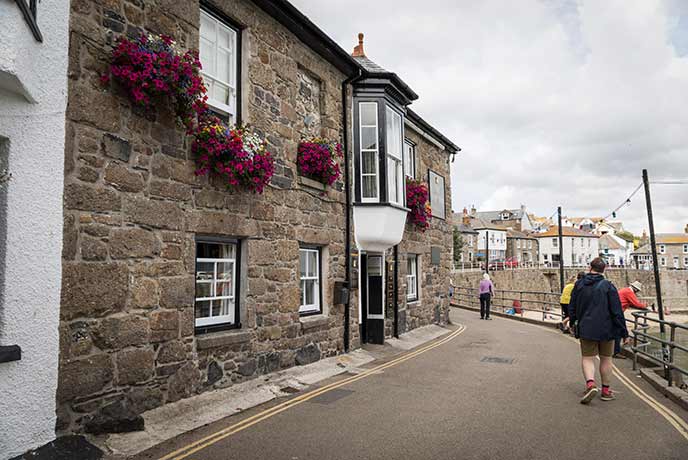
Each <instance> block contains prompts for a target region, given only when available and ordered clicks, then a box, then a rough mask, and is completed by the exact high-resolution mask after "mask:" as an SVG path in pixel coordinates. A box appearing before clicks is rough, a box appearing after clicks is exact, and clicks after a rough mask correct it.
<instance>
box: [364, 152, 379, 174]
mask: <svg viewBox="0 0 688 460" xmlns="http://www.w3.org/2000/svg"><path fill="white" fill-rule="evenodd" d="M361 162H362V163H363V167H362V171H361V172H362V173H363V174H375V173H376V172H377V153H376V152H362V153H361Z"/></svg>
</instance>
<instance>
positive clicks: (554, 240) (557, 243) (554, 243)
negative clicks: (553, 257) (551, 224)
mask: <svg viewBox="0 0 688 460" xmlns="http://www.w3.org/2000/svg"><path fill="white" fill-rule="evenodd" d="M552 246H553V247H555V248H558V247H559V240H558V239H556V238H552Z"/></svg>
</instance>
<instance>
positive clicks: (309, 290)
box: [304, 280, 316, 305]
mask: <svg viewBox="0 0 688 460" xmlns="http://www.w3.org/2000/svg"><path fill="white" fill-rule="evenodd" d="M304 283H305V286H306V305H313V304H315V287H316V281H315V280H306V281H304Z"/></svg>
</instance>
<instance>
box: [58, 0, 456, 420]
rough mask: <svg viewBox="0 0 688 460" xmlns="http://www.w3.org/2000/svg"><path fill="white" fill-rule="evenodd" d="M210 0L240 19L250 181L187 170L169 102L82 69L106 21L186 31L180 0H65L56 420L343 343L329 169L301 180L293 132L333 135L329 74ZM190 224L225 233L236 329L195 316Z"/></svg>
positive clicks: (215, 383) (146, 400) (336, 120)
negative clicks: (306, 261) (308, 277)
mask: <svg viewBox="0 0 688 460" xmlns="http://www.w3.org/2000/svg"><path fill="white" fill-rule="evenodd" d="M214 3H215V5H216V7H217V8H218V9H220V10H221V11H223V12H224V13H225V14H226V15H227V16H228V17H230V18H231V19H233V20H234V21H235V22H236V23H238V24H240V25H242V27H243V30H242V41H243V49H242V52H243V58H242V60H243V65H242V75H243V81H242V93H243V97H242V101H241V104H240V105H241V108H242V117H243V120H244V122H248V123H249V124H251V125H252V126H253V127H254V128H255V129H257V130H258V131H259V132H260V133H262V134H263V135H264V136H265V138H266V139H267V140H268V143H269V149H270V151H271V152H273V154H274V157H275V159H276V174H275V177H274V179H273V181H272V184H271V186H270V187H268V188H267V189H266V190H265V192H264V194H263V195H255V194H252V193H249V192H246V191H228V190H226V189H225V188H224V186H223V185H222V184H219V183H216V181H213V180H208V179H207V178H206V177H198V176H196V175H195V174H194V161H193V158H191V156H190V149H189V143H190V142H189V139H188V138H187V137H186V136H185V134H184V130H183V129H182V128H181V127H180V126H179V125H178V124H177V123H175V120H174V118H173V116H172V111H171V110H170V107H169V106H167V105H166V104H165V103H160V104H158V105H157V107H156V109H155V110H151V111H143V110H141V109H138V108H135V107H132V104H131V103H130V101H129V99H128V98H127V97H126V96H125V95H124V94H123V92H122V91H121V90H119V89H118V88H117V86H116V85H115V84H112V85H110V86H108V87H103V86H102V85H101V83H100V81H99V77H100V75H101V74H102V73H103V72H104V71H105V70H106V67H107V56H108V53H109V51H110V49H111V46H112V44H113V43H114V40H115V39H116V37H117V36H119V35H121V34H128V35H132V36H133V35H135V34H137V33H139V32H140V31H147V32H153V33H165V34H169V35H172V36H173V37H175V38H176V40H177V41H178V42H179V44H180V45H181V46H182V47H187V48H197V47H198V27H199V4H198V2H196V1H183V2H182V1H171V0H107V1H100V0H73V1H72V2H71V24H70V48H69V94H68V110H67V121H66V133H67V140H66V143H67V147H66V151H65V187H64V249H63V255H62V257H63V284H62V300H61V312H60V373H59V388H58V395H57V399H58V430H59V431H80V430H86V431H94V432H97V431H101V430H108V429H113V428H112V427H113V425H112V423H113V420H114V421H121V420H135V417H136V415H137V414H139V413H141V412H143V411H145V410H148V409H151V408H153V407H156V406H159V405H162V404H165V403H167V402H171V401H176V400H179V399H181V398H185V397H189V396H191V395H193V394H196V393H200V392H203V391H206V390H210V389H212V388H217V387H222V386H227V385H231V384H232V383H234V382H238V381H242V380H245V379H250V378H254V377H256V376H258V375H260V374H263V373H266V372H270V371H274V370H277V369H280V368H286V367H290V366H293V365H296V364H306V363H309V362H312V361H314V360H318V359H320V358H322V357H327V356H332V355H335V354H337V353H340V352H342V351H343V335H344V315H343V311H344V307H343V305H334V304H333V298H332V297H333V286H334V282H335V281H341V280H343V279H344V276H345V265H344V264H345V263H346V261H345V254H344V247H345V241H344V238H345V233H344V225H345V210H346V206H345V197H344V193H343V191H342V182H341V180H340V182H339V183H338V184H336V185H335V186H334V187H332V188H328V189H327V190H324V191H323V190H322V189H320V188H318V187H317V186H314V184H312V183H311V182H308V181H304V180H302V178H300V176H299V175H298V171H297V169H296V151H297V144H298V142H299V140H300V139H301V138H302V137H303V136H313V135H317V136H321V137H324V138H327V139H332V140H340V139H341V137H342V116H341V113H342V107H341V104H342V101H341V84H342V81H343V80H344V79H345V75H343V74H341V73H340V72H339V71H338V70H337V69H336V68H334V67H333V66H332V65H330V64H329V63H327V62H326V61H324V60H323V59H322V58H321V57H320V56H318V55H317V54H315V53H314V52H312V51H311V50H310V49H309V48H308V47H306V46H305V45H304V44H303V43H301V42H300V41H299V40H297V39H296V38H295V37H294V36H293V35H292V34H291V33H290V32H289V31H288V30H287V29H285V28H284V27H282V26H281V25H280V24H279V23H277V22H276V21H275V20H273V19H272V18H271V17H270V16H268V15H267V14H265V13H264V12H263V11H262V10H260V9H258V8H257V7H256V6H255V5H254V4H252V3H251V2H249V1H247V0H223V1H219V0H218V1H216V2H214ZM447 184H448V182H447ZM449 201H450V200H447V202H449ZM199 235H205V236H216V237H232V238H237V239H239V241H240V242H241V254H242V266H241V267H240V272H239V273H240V276H239V278H240V280H239V285H240V292H241V293H242V294H241V299H240V305H241V307H240V313H241V314H240V319H239V321H240V323H241V327H240V328H238V329H235V330H230V331H224V332H214V333H209V334H203V335H199V334H195V331H194V288H195V285H194V284H195V281H194V270H195V238H196V237H197V236H199ZM300 244H309V245H319V246H321V247H322V256H323V257H322V259H323V267H324V272H323V278H324V282H323V288H322V289H323V293H322V294H323V303H324V307H323V314H322V315H316V316H313V317H308V318H305V317H300V316H299V313H298V308H299V303H300V287H299V280H298V277H299V245H300ZM353 294H354V295H353V297H352V305H357V303H358V301H357V298H356V296H355V292H354V293H353ZM422 318H423V319H422V320H421V319H420V317H419V319H418V320H414V321H415V322H419V323H420V322H425V321H428V320H429V319H430V318H428V319H426V315H423V316H422ZM351 321H352V324H354V325H355V324H356V323H357V318H356V308H352V315H351ZM414 324H415V323H414ZM357 332H358V328H357V327H355V326H354V327H351V333H352V347H356V346H358V343H359V341H358V336H357Z"/></svg>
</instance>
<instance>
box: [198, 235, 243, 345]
mask: <svg viewBox="0 0 688 460" xmlns="http://www.w3.org/2000/svg"><path fill="white" fill-rule="evenodd" d="M199 243H200V244H202V243H207V244H234V245H235V246H236V262H235V266H234V270H235V271H236V273H235V280H236V284H235V286H234V322H233V323H218V324H212V325H207V326H196V294H197V287H196V285H197V283H196V276H197V275H196V273H197V271H196V264H197V260H198V244H199ZM241 243H242V242H241V239H239V238H231V237H222V236H207V235H196V237H195V238H194V305H193V313H194V315H193V322H194V335H203V334H208V333H211V332H219V331H227V330H231V329H241V327H242V325H241V264H242V260H241V250H242V244H241Z"/></svg>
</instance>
